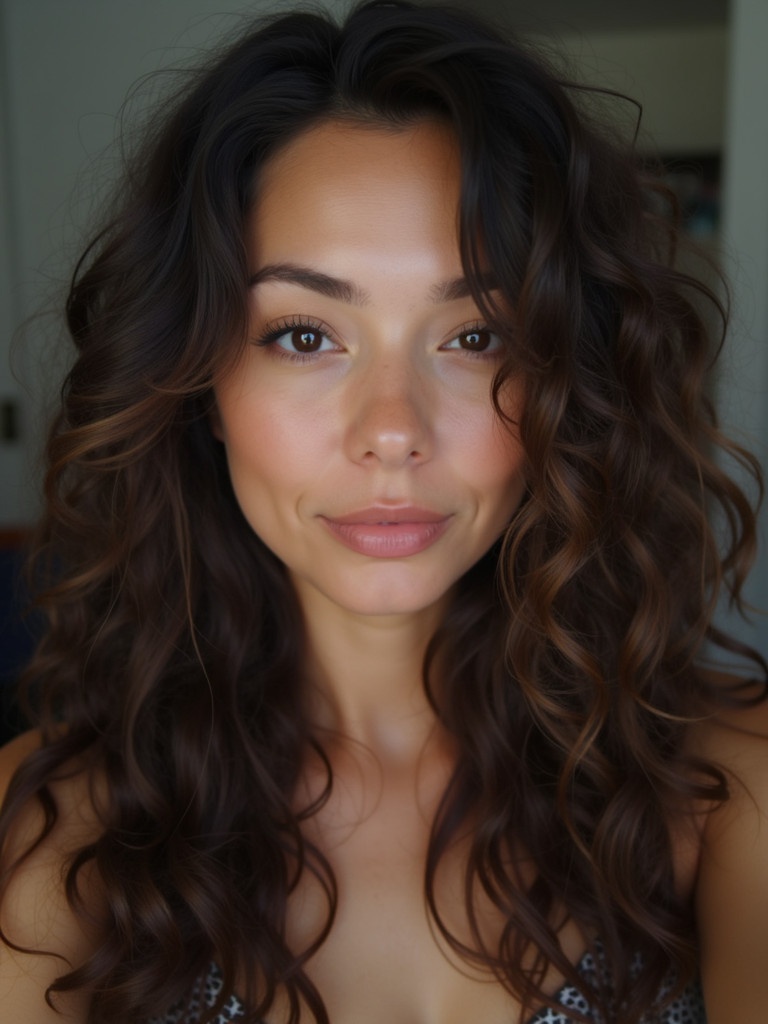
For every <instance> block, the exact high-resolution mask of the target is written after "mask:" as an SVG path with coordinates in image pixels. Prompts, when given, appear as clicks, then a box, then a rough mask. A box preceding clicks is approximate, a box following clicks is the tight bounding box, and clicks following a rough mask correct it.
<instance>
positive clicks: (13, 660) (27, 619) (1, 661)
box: [0, 545, 37, 742]
mask: <svg viewBox="0 0 768 1024" xmlns="http://www.w3.org/2000/svg"><path fill="white" fill-rule="evenodd" d="M24 557H25V552H24V549H23V548H22V547H19V546H14V545H11V546H0V742H6V741H7V740H9V739H11V738H12V737H13V736H15V735H16V734H17V733H18V732H19V730H20V729H21V728H22V724H21V721H20V718H19V715H18V712H17V711H16V708H15V705H14V700H13V686H14V683H15V682H16V679H17V678H18V676H19V673H20V672H21V670H22V669H23V668H24V666H25V665H26V663H27V661H28V660H29V658H30V656H31V654H32V651H33V650H34V647H35V642H36V639H37V638H36V629H35V627H36V622H35V618H34V616H28V615H26V614H25V613H26V608H27V604H28V598H27V593H26V588H25V586H24V582H23V579H22V568H23V565H24Z"/></svg>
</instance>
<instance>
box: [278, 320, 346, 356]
mask: <svg viewBox="0 0 768 1024" xmlns="http://www.w3.org/2000/svg"><path fill="white" fill-rule="evenodd" d="M273 343H274V344H275V345H277V347H278V348H282V349H284V350H285V351H286V352H296V353H299V354H300V355H309V354H311V353H313V352H333V351H335V350H336V346H335V345H334V344H333V342H332V341H331V339H330V338H329V337H328V335H327V334H323V332H322V331H319V330H317V329H316V328H315V327H293V328H292V329H291V330H290V331H285V332H284V333H283V334H280V335H278V336H277V337H276V338H274V339H273Z"/></svg>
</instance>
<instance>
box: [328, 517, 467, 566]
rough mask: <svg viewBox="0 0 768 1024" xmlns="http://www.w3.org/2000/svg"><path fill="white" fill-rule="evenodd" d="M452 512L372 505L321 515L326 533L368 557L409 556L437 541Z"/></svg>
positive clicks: (446, 527) (445, 528)
mask: <svg viewBox="0 0 768 1024" xmlns="http://www.w3.org/2000/svg"><path fill="white" fill-rule="evenodd" d="M452 518H453V516H452V515H445V514H444V513H442V512H435V511H432V510H430V509H424V508H418V507H416V506H402V507H399V508H387V507H385V506H372V507H370V508H364V509H359V510H357V511H355V512H349V513H346V514H344V515H340V516H320V519H321V520H322V522H323V523H324V524H325V526H326V528H327V529H328V530H329V532H330V533H331V534H332V535H333V536H334V537H335V538H336V539H337V540H339V541H341V543H342V544H343V545H344V546H345V547H347V548H350V549H351V550H352V551H355V552H357V553H358V554H361V555H367V556H368V557H370V558H408V557H410V556H411V555H417V554H419V553H420V552H422V551H425V550H426V549H427V548H429V547H431V546H432V545H433V544H434V543H435V542H436V541H438V540H439V539H440V538H441V537H442V536H443V534H444V533H445V531H446V530H447V529H448V526H449V524H450V521H451V519H452Z"/></svg>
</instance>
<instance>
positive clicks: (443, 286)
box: [248, 263, 498, 306]
mask: <svg viewBox="0 0 768 1024" xmlns="http://www.w3.org/2000/svg"><path fill="white" fill-rule="evenodd" d="M479 279H480V285H481V287H482V289H483V291H493V290H494V289H496V288H498V282H497V281H496V278H495V277H494V275H493V274H481V275H480V278H479ZM262 281H287V282H288V283H289V284H297V285H299V286H300V287H301V288H308V289H309V290H310V291H313V292H318V293H319V294H320V295H327V296H328V298H331V299H337V300H338V301H339V302H345V303H347V304H348V305H351V306H366V305H367V304H368V303H369V302H370V301H371V297H370V295H369V294H368V292H367V291H365V289H363V288H360V287H359V286H358V285H356V284H354V283H353V282H352V281H347V280H345V279H344V278H340V277H331V276H330V275H329V274H323V273H321V272H320V271H319V270H313V269H312V268H311V267H303V266H301V265H299V264H297V263H270V264H268V265H267V266H265V267H262V268H261V270H257V271H256V273H255V274H252V275H251V277H250V279H249V281H248V285H249V287H251V288H252V287H254V285H257V284H261V283H262ZM471 295H472V292H471V289H470V286H469V282H468V281H467V279H466V278H465V277H457V278H454V279H453V280H451V281H441V282H440V283H439V284H436V285H433V286H432V288H430V290H429V297H430V299H431V300H432V301H433V302H434V303H435V304H437V303H441V302H453V301H454V300H456V299H466V298H469V297H470V296H471Z"/></svg>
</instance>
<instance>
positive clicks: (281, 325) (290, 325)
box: [254, 316, 499, 363]
mask: <svg viewBox="0 0 768 1024" xmlns="http://www.w3.org/2000/svg"><path fill="white" fill-rule="evenodd" d="M296 330H305V331H317V333H318V334H322V335H323V336H324V337H326V338H328V339H329V341H331V342H334V344H335V340H334V337H333V332H332V331H331V329H330V328H329V327H328V325H327V324H325V323H323V322H322V320H315V319H313V318H312V317H306V316H295V317H286V318H285V319H282V320H278V321H276V322H275V323H274V324H273V325H272V326H271V327H269V328H268V329H267V330H266V331H265V332H264V333H263V334H262V335H261V336H260V337H259V338H257V339H256V340H255V342H254V343H255V344H256V345H257V346H258V347H259V348H273V349H274V350H276V353H277V354H278V358H280V359H287V360H289V361H290V362H295V363H307V362H311V361H312V360H313V359H316V358H317V356H318V355H321V354H328V353H320V352H291V351H289V350H288V349H285V348H282V346H279V345H277V344H276V342H277V341H278V339H280V338H281V337H283V335H285V334H289V333H290V332H291V331H296ZM484 331H488V333H490V334H492V335H494V336H495V332H494V331H492V330H491V329H490V327H488V325H487V324H485V323H483V322H481V321H476V322H474V323H470V324H465V325H464V326H463V327H461V328H460V329H459V330H458V331H456V333H455V334H453V335H452V336H451V337H450V338H449V339H448V340H447V341H446V342H444V343H443V344H444V345H448V344H449V343H450V342H452V341H455V340H456V339H457V338H460V337H461V336H462V335H464V334H474V333H482V332H484ZM441 348H442V346H441ZM443 351H454V352H455V351H461V352H462V354H463V355H465V356H469V357H470V358H471V359H492V358H495V357H497V355H498V351H499V349H498V348H492V349H491V350H490V351H486V350H481V351H472V349H466V348H465V349H443Z"/></svg>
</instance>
